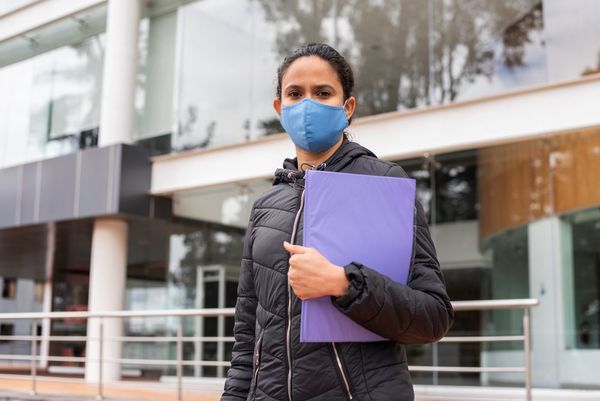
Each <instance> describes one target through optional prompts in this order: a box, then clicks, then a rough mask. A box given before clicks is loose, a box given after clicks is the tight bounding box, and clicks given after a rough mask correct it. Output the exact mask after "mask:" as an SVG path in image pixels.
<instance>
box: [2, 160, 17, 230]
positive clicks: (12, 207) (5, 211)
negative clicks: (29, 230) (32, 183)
mask: <svg viewBox="0 0 600 401" xmlns="http://www.w3.org/2000/svg"><path fill="white" fill-rule="evenodd" d="M20 170H21V168H20V167H13V168H7V169H4V170H0V227H8V226H14V225H15V220H16V215H17V201H18V197H19V192H18V188H19V171H20Z"/></svg>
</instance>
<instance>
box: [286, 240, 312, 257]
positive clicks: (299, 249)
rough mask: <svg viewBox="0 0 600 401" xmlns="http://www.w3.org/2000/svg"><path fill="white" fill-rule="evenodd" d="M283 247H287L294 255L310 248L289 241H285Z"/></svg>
mask: <svg viewBox="0 0 600 401" xmlns="http://www.w3.org/2000/svg"><path fill="white" fill-rule="evenodd" d="M283 247H284V248H285V250H286V251H288V252H289V253H291V254H292V255H296V254H300V253H306V251H307V250H308V248H305V247H303V246H301V245H292V244H290V243H289V242H287V241H283Z"/></svg>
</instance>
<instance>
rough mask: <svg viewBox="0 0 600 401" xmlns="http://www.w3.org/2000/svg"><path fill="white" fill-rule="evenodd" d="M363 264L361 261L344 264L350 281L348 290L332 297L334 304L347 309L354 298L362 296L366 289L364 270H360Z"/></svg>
mask: <svg viewBox="0 0 600 401" xmlns="http://www.w3.org/2000/svg"><path fill="white" fill-rule="evenodd" d="M361 266H362V265H361V264H360V263H356V262H351V263H348V264H347V265H346V266H344V273H345V274H346V278H347V279H348V282H349V285H348V290H346V292H345V293H344V294H342V295H340V296H339V297H334V296H332V297H331V301H332V302H333V303H334V305H336V306H338V307H340V308H342V309H347V308H349V307H350V305H351V304H352V302H354V300H356V299H357V298H359V297H360V295H361V294H362V292H363V290H364V283H365V282H364V278H363V275H362V272H361V271H360V268H361Z"/></svg>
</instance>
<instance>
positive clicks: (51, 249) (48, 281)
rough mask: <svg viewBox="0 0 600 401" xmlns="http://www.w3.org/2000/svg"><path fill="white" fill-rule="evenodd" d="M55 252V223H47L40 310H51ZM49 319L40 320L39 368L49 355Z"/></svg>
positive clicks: (43, 366)
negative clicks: (42, 293) (42, 294)
mask: <svg viewBox="0 0 600 401" xmlns="http://www.w3.org/2000/svg"><path fill="white" fill-rule="evenodd" d="M55 252H56V223H54V222H51V223H49V224H48V231H47V233H46V266H45V274H44V300H43V304H42V312H44V313H47V312H52V281H53V280H54V253H55ZM50 330H51V321H50V319H44V320H42V339H41V341H40V364H39V366H40V368H42V369H46V368H47V367H48V355H50V341H49V337H50Z"/></svg>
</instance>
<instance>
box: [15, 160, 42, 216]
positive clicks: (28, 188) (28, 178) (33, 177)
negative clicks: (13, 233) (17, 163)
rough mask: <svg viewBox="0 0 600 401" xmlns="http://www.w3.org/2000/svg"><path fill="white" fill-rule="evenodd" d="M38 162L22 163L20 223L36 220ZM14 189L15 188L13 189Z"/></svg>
mask: <svg viewBox="0 0 600 401" xmlns="http://www.w3.org/2000/svg"><path fill="white" fill-rule="evenodd" d="M38 164H39V163H30V164H25V165H23V181H22V185H23V189H22V195H21V220H20V221H19V224H20V225H25V224H31V223H34V222H35V221H36V216H35V213H36V211H35V208H36V204H37V202H36V197H37V196H38V193H39V192H38V191H37V188H36V187H37V184H38V180H37V170H38ZM15 190H16V189H15Z"/></svg>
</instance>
